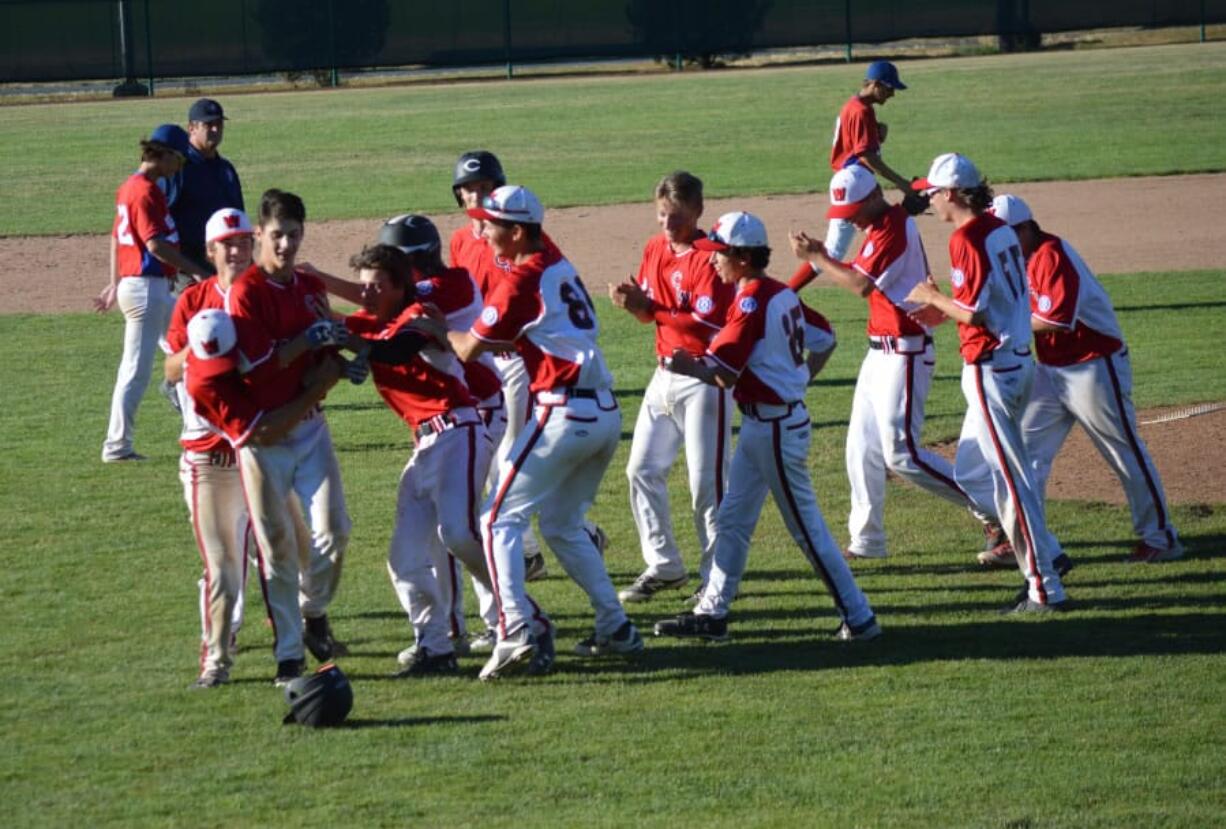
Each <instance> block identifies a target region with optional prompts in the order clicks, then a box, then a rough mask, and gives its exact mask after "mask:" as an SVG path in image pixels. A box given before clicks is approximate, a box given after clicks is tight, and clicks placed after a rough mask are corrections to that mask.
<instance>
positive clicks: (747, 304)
mask: <svg viewBox="0 0 1226 829" xmlns="http://www.w3.org/2000/svg"><path fill="white" fill-rule="evenodd" d="M737 307H738V308H740V309H741V313H743V314H752V313H753V312H754V311H756V310H758V301H757V300H756V299H754V298H753V297H751V296H743V297H741V301H740V302H738V303H737Z"/></svg>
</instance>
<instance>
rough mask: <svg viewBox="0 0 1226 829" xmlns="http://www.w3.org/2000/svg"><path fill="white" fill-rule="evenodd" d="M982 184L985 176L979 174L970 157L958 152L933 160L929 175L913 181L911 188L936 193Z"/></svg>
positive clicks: (939, 156)
mask: <svg viewBox="0 0 1226 829" xmlns="http://www.w3.org/2000/svg"><path fill="white" fill-rule="evenodd" d="M980 184H983V176H981V175H979V170H978V169H976V167H975V165H974V164H972V163H971V160H970V159H969V158H967V157H966V156H964V155H958V154H957V153H945V154H944V155H938V156H937V157H936V158H935V159H934V160H933V162H932V166H931V167H929V168H928V175H927V176H925V177H924V178H921V179H916V180H915V181H913V182H911V189H912V190H920V191H922V192H925V193H934V192H936V191H937V190H945V189H954V190H960V189H963V188H969V187H978V186H979V185H980Z"/></svg>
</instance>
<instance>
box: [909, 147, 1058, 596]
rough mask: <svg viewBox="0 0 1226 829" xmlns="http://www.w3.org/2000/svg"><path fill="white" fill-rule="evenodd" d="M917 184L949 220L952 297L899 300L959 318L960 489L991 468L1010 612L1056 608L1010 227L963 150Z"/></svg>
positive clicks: (931, 293)
mask: <svg viewBox="0 0 1226 829" xmlns="http://www.w3.org/2000/svg"><path fill="white" fill-rule="evenodd" d="M915 187H916V189H917V190H922V191H924V192H925V193H926V194H928V195H929V196H930V197H931V200H932V209H933V212H934V213H935V214H936V216H937V218H939V219H940V220H941V221H943V222H950V223H952V224H954V225H955V229H954V232H953V234H951V236H950V238H949V259H950V267H951V270H950V284H951V285H952V287H953V297H952V299H951V298H949V297H946V296H945V295H944V294H942V293H941V292H940V290H939V289H938V288H937V287H936V285H935V283H933V282H931V281H925V282H921V283H919V284H918V285H916V286H915V287H914V288H912V289H911V291H910V293H908V294H907V296H906V297H905V299H906V300H907V301H908V302H913V303H920V304H925V305H931V306H932V307H933V308H935V309H936V310H937V311H940V312H941V313H943V314H944V315H945V316H947V317H950V318H951V319H953V320H955V321H956V322H957V323H958V338H959V340H960V342H961V351H962V358H963V360H964V361H965V365H964V366H963V368H962V393H963V394H964V395H965V396H966V403H967V410H966V420H965V421H964V422H963V425H962V439H961V440H960V441H959V446H958V456H957V458H956V459H955V463H954V470H955V477H956V479H957V480H958V482H959V485H961V486H964V488H965V484H964V481H968V480H970V479H971V478H973V477H974V476H975V475H977V474H979V473H980V471H981V470H982V468H983V467H984V466H986V467H987V468H988V469H990V471H991V474H992V482H993V499H994V501H995V504H996V510H995V512H996V514H997V515H998V516H999V518H1000V523H1001V526H1002V527H1003V528H1004V530H1005V533H1006V534H1007V535H1008V537H1009V542H1010V543H1011V544H1012V545H1013V549H1014V550H1015V551H1016V553H1017V556H1016V558H1017V563H1018V567H1019V569H1021V571H1022V574H1023V575H1024V576H1025V578H1026V586H1025V589H1024V591H1023V593H1022V594H1020V595H1019V596H1018V599H1017V602H1016V604H1015V605H1013V606H1011V608H1010V609H1011V611H1012V612H1016V613H1047V612H1051V611H1054V610H1063V609H1065V608H1066V607H1067V605H1066V603H1065V594H1064V585H1063V584H1062V583H1061V581H1060V573H1059V572H1058V565H1057V563H1056V562H1055V559H1056V558H1057V557H1058V556H1059V555H1061V552H1060V548H1059V546H1058V545H1056V544H1055V539H1054V537H1053V536H1052V535H1051V534H1050V533H1049V532H1048V531H1047V528H1046V521H1045V518H1044V514H1043V499H1042V498H1041V497H1040V495H1039V490H1038V488H1037V487H1036V486H1035V484H1034V478H1033V475H1032V474H1031V469H1030V466H1031V464H1030V457H1029V455H1028V454H1027V452H1026V447H1025V445H1024V444H1023V442H1022V434H1021V427H1020V421H1021V416H1022V411H1023V409H1024V408H1025V406H1026V400H1027V399H1028V398H1029V396H1030V388H1031V385H1032V383H1033V379H1034V360H1033V359H1032V358H1031V356H1030V300H1029V290H1028V289H1027V285H1026V265H1025V261H1024V260H1023V257H1022V248H1021V244H1020V243H1019V242H1018V239H1017V234H1015V233H1014V232H1013V231H1012V230H1011V229H1010V228H1009V226H1008V225H1007V224H1005V223H1004V222H1003V221H1001V220H1000V219H998V218H996V217H995V216H993V215H991V213H989V212H988V208H989V207H990V206H991V204H992V189H991V187H989V186H988V184H987V183H986V182H985V181H984V180H983V177H982V176H980V174H979V170H978V169H976V167H975V165H974V164H972V163H971V161H970V159H968V158H966V157H965V156H961V155H958V154H957V153H946V154H944V155H940V156H937V158H936V159H935V160H934V161H933V162H932V167H931V169H930V170H929V171H928V176H927V177H926V178H923V179H919V180H917V181H916V183H915ZM921 311H922V309H921Z"/></svg>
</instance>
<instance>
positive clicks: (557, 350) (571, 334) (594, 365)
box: [471, 238, 613, 392]
mask: <svg viewBox="0 0 1226 829" xmlns="http://www.w3.org/2000/svg"><path fill="white" fill-rule="evenodd" d="M543 241H544V250H543V251H541V252H539V253H534V254H532V255H531V256H529V257H528V258H527V259H526V260H525V261H524V262H522V263H520V264H517V265H515V266H513V267H512V268H511V270H510V272H509V273H508V274H507V276H506V278H504V279H500V280H499V281H498V283H497V284H496V285H494V288H493V290H492V291H491V293H490V295H489V296H488V297H486V300H485V307H484V308H483V309H482V310H481V316H480V318H479V319H478V320H477V321H476V322H475V323H474V324H473V327H472V329H471V333H472V335H473V336H474V337H476V338H477V339H479V340H482V341H484V342H494V343H498V342H513V343H514V344H515V348H516V350H517V351H518V352H519V354H520V356H522V357H523V358H524V367H525V368H526V369H527V372H528V378H529V383H528V387H529V388H530V389H531V390H532V391H534V392H540V391H549V390H551V389H560V388H563V387H566V386H573V387H577V388H584V389H608V388H611V387H612V385H613V376H612V375H611V374H610V373H609V369H608V366H607V365H606V364H605V360H604V355H603V354H602V353H601V351H600V346H599V345H597V342H596V341H597V337H598V336H599V334H600V324H599V322H598V321H597V319H596V308H595V307H594V306H593V305H592V299H591V297H590V296H588V292H587V289H586V288H585V287H583V283H582V282H581V281H580V279H579V274H578V273H576V272H575V269H574V267H573V266H572V265H571V264H570V262H568V261H567V260H566V257H565V256H563V255H562V251H560V250H558V247H557V245H555V244H554V243H553V242H552V241H550V240H549V239H547V238H546V239H544V240H543Z"/></svg>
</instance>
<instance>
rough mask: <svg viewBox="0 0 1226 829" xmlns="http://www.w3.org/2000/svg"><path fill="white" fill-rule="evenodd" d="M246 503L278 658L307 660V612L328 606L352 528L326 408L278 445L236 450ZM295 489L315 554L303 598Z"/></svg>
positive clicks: (317, 612) (313, 614) (318, 611)
mask: <svg viewBox="0 0 1226 829" xmlns="http://www.w3.org/2000/svg"><path fill="white" fill-rule="evenodd" d="M238 459H239V469H240V470H241V472H242V476H243V490H244V494H245V496H246V499H247V508H248V511H249V512H250V515H251V523H252V527H253V529H254V530H255V538H256V543H257V545H258V546H259V550H260V555H261V562H260V563H261V568H262V570H261V572H262V575H263V584H264V598H265V601H266V602H267V604H268V610H269V615H270V617H271V618H272V623H273V636H274V638H275V643H274V645H273V652H274V655H275V657H276V659H277V661H278V662H281V661H285V660H288V659H301V658H302V656H303V645H302V617H303V616H304V615H305V616H310V617H316V616H320V615H323V614H324V613H326V612H327V609H328V604H329V603H330V602H331V600H332V597H333V595H334V594H335V591H336V586H337V583H338V581H339V579H340V573H341V565H342V563H343V561H344V555H345V547H346V546H347V545H348V543H349V532H350V529H351V525H350V521H349V514H348V512H346V510H345V493H344V489H343V488H342V486H341V477H340V467H339V465H338V464H337V462H336V454H335V452H333V450H332V437H331V435H330V434H329V432H328V424H327V422H326V420H325V419H324V417H323V414H322V413H318V412H317V413H315V414H313V415H310V416H308V418H307V419H306V420H304V421H303V422H301V423H299V424H298V425H297V426H296V427H294V430H293V431H292V432H291V433H290V434H289V436H288V437H287V438H286V439H285V440H283V441H281V442H279V443H276V444H274V445H272V446H254V445H251V444H248V445H247V446H244V447H243V448H242V449H240V450H238ZM291 494H296V495H297V496H298V500H299V502H300V503H301V505H302V510H303V514H304V517H305V518H306V523H307V526H308V528H309V529H310V532H311V550H312V553H311V557H310V560H309V566H308V567H307V568H306V571H305V573H303V575H304V576H305V578H303V579H302V581H303V584H302V592H303V596H302V599H301V604H300V599H299V573H300V565H299V549H298V539H297V533H296V531H295V529H294V519H293V515H292V511H291V510H292V507H291V506H289V505H288V504H287V503H286V499H288V498H289V497H290V495H291Z"/></svg>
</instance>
